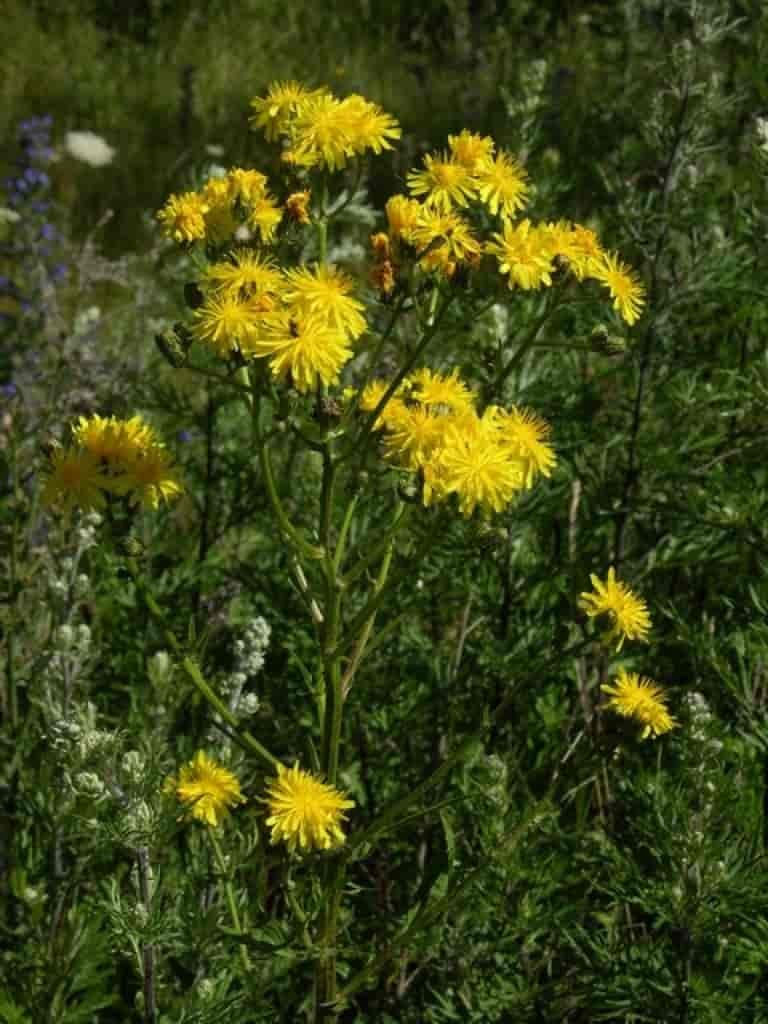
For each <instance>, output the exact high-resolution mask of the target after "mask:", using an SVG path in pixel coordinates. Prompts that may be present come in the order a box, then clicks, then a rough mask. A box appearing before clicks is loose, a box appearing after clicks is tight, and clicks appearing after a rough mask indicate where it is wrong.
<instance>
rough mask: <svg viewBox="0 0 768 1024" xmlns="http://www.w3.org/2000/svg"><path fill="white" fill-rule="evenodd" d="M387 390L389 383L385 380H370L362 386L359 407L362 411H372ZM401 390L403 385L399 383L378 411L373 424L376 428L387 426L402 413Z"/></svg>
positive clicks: (403, 407)
mask: <svg viewBox="0 0 768 1024" xmlns="http://www.w3.org/2000/svg"><path fill="white" fill-rule="evenodd" d="M388 390H389V383H388V382H387V381H385V380H372V381H371V382H370V384H366V386H365V387H364V388H363V391H362V394H361V395H360V408H361V409H362V411H363V412H373V410H374V409H375V408H376V406H377V405H378V404H379V402H380V401H381V400H382V398H383V397H384V395H385V394H386V393H387V391H388ZM402 391H403V386H402V385H400V387H399V388H398V389H397V390H396V391H395V393H394V395H392V397H391V398H390V399H389V401H388V402H387V404H386V405H385V406H384V408H383V409H382V410H381V412H380V413H379V415H378V418H377V420H376V423H375V424H374V426H375V427H376V428H377V429H378V428H379V427H381V426H389V425H390V423H393V422H395V421H396V420H397V418H398V417H399V416H402V415H403V410H404V409H405V403H404V402H403V400H402V398H401V397H399V396H400V395H401V394H402Z"/></svg>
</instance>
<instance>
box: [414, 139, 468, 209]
mask: <svg viewBox="0 0 768 1024" xmlns="http://www.w3.org/2000/svg"><path fill="white" fill-rule="evenodd" d="M408 188H409V189H410V191H411V194H412V195H414V196H424V197H425V202H426V203H427V204H428V205H430V206H436V207H438V209H440V210H444V211H446V212H447V211H448V210H450V209H451V208H452V207H453V206H466V205H467V203H468V202H469V200H470V199H473V198H474V197H475V195H476V194H477V190H476V187H475V179H474V178H473V176H472V172H471V171H470V170H469V169H468V168H467V167H466V165H465V164H462V163H459V162H458V161H457V160H454V159H453V158H452V157H451V156H448V155H447V154H445V153H436V154H432V153H427V154H426V155H425V157H424V168H423V170H420V171H409V173H408Z"/></svg>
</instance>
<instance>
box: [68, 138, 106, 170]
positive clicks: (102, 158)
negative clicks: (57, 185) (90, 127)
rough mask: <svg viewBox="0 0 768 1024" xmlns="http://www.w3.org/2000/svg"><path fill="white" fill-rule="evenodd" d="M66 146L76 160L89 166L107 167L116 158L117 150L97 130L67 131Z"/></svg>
mask: <svg viewBox="0 0 768 1024" xmlns="http://www.w3.org/2000/svg"><path fill="white" fill-rule="evenodd" d="M64 148H65V149H66V151H67V152H68V153H69V155H70V156H73V157H74V158H75V160H80V161H82V163H84V164H88V166H89V167H106V166H107V164H111V163H112V161H113V160H114V158H115V150H114V149H113V148H112V146H110V145H109V144H108V143H107V142H106V141H105V140H104V139H102V137H101V136H100V135H96V133H95V132H67V134H66V135H65V136H64Z"/></svg>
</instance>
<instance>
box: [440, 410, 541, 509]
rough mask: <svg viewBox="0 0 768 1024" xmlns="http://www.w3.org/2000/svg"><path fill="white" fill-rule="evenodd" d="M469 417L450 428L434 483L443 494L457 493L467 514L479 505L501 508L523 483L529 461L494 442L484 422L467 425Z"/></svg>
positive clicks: (441, 451) (461, 506)
mask: <svg viewBox="0 0 768 1024" xmlns="http://www.w3.org/2000/svg"><path fill="white" fill-rule="evenodd" d="M474 418H475V419H477V417H474ZM468 420H469V417H463V418H462V420H460V421H459V423H457V424H456V425H451V426H449V427H448V428H447V430H446V436H445V441H444V443H443V446H442V448H441V450H440V453H439V457H438V459H437V460H436V464H435V466H434V467H433V474H432V478H431V480H430V485H431V487H433V488H434V487H435V484H436V482H437V483H439V496H443V495H447V494H456V495H457V496H458V498H459V509H460V511H461V513H462V515H464V516H471V515H472V513H473V512H474V510H475V508H477V506H478V505H479V506H480V507H481V508H483V509H485V510H487V511H493V512H501V511H502V509H503V508H504V507H505V506H506V505H508V504H509V502H510V501H511V500H512V498H513V497H514V496H515V494H516V493H517V491H519V490H520V489H521V488H522V487H523V484H524V481H525V473H524V470H525V464H524V463H523V461H522V460H521V459H518V458H517V457H515V456H514V455H512V454H511V453H510V452H509V450H508V449H507V448H505V447H504V446H502V445H500V444H498V443H494V441H493V439H492V437H491V436H489V434H488V432H487V431H486V430H484V429H482V425H481V424H478V425H476V427H475V429H467V425H468V424H467V421H468ZM435 477H436V478H437V480H435Z"/></svg>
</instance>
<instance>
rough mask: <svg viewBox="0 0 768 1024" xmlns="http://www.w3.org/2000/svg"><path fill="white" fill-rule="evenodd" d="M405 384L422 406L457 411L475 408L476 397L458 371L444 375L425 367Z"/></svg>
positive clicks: (417, 371) (407, 379) (411, 376)
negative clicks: (440, 406) (437, 406)
mask: <svg viewBox="0 0 768 1024" xmlns="http://www.w3.org/2000/svg"><path fill="white" fill-rule="evenodd" d="M405 384H406V386H409V387H410V396H411V398H412V399H413V400H414V401H416V402H420V403H421V404H422V405H442V406H447V407H448V408H449V409H456V410H468V409H472V408H473V407H474V402H475V399H474V395H473V394H472V391H471V390H470V389H469V388H468V387H467V385H466V384H465V383H464V381H463V380H460V378H459V371H458V370H453V371H452V372H451V373H450V374H442V373H435V372H434V371H433V370H430V369H429V368H428V367H423V368H422V369H421V370H416V372H415V373H412V374H411V375H410V376H409V377H407V378H406V381H405Z"/></svg>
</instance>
